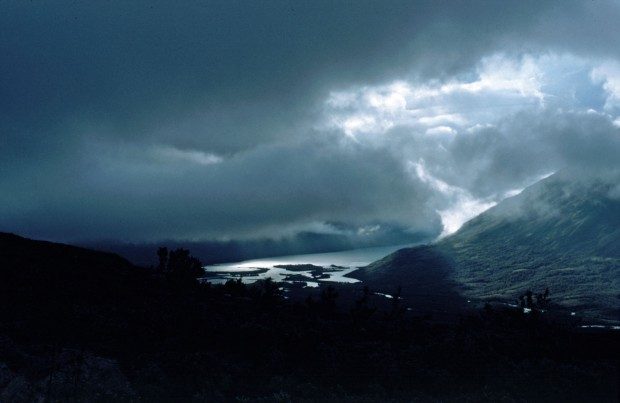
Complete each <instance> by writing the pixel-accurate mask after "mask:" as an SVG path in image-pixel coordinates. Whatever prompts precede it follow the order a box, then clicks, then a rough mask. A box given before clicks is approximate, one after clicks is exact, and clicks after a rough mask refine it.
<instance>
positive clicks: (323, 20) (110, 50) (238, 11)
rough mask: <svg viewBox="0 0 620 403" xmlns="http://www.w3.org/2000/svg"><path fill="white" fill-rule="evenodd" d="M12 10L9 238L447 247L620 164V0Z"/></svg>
mask: <svg viewBox="0 0 620 403" xmlns="http://www.w3.org/2000/svg"><path fill="white" fill-rule="evenodd" d="M0 9H1V11H2V12H0V54H1V55H2V61H3V63H1V64H0V142H1V143H0V145H1V148H0V230H4V231H14V232H18V233H22V234H26V235H30V236H36V237H44V238H49V239H59V240H78V241H79V240H97V239H117V240H127V241H134V242H140V241H152V240H159V239H170V238H176V239H193V240H201V239H248V238H258V237H260V238H265V237H267V238H269V237H271V238H277V237H280V236H288V235H291V236H292V235H294V234H296V233H299V232H302V231H310V232H315V233H326V234H334V233H337V234H340V233H343V234H347V235H351V234H354V235H355V236H356V237H357V239H362V238H363V237H365V236H372V234H373V233H377V232H381V231H388V230H394V229H397V230H398V232H399V233H401V234H402V237H403V239H407V236H409V235H411V234H425V236H427V238H428V239H431V238H433V237H437V236H440V235H446V234H448V233H450V232H453V231H455V230H457V229H458V228H459V226H460V225H461V224H462V223H463V222H464V221H465V220H467V219H469V218H471V217H472V216H474V215H476V214H478V213H480V212H482V211H484V210H485V209H487V208H489V207H491V206H493V205H495V204H496V203H497V202H499V201H500V200H502V199H503V198H505V197H508V196H510V195H514V194H515V193H517V192H519V191H520V190H521V189H522V188H523V187H525V186H527V185H529V184H531V183H533V182H535V181H536V180H538V179H540V178H542V177H544V176H545V175H548V174H550V173H552V172H556V171H558V170H564V171H566V172H575V174H577V173H585V174H586V175H593V176H601V175H603V173H604V172H609V171H614V170H618V169H619V168H620V166H619V165H620V158H619V157H618V156H619V155H620V48H618V47H617V46H616V42H617V38H620V28H619V24H617V23H616V22H617V21H618V20H619V19H620V4H619V3H618V2H615V1H601V2H572V1H561V2H553V1H549V2H527V1H525V2H516V1H515V2H504V1H501V2H458V3H456V2H437V1H432V2H411V1H407V2H402V3H400V2H389V3H386V4H383V3H380V2H358V3H355V4H345V3H337V2H336V3H334V2H316V1H312V2H290V1H287V2H269V3H260V2H195V3H194V2H186V3H183V4H182V5H172V4H170V3H168V2H159V1H137V2H130V3H127V2H114V1H112V2H105V3H92V2H66V3H64V4H63V3H59V2H54V3H49V2H37V1H34V2H3V3H0ZM391 239H393V238H391Z"/></svg>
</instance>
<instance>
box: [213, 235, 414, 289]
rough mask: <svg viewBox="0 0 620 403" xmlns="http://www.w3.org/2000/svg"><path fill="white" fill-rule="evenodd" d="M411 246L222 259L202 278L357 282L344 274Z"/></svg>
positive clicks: (312, 284) (311, 284)
mask: <svg viewBox="0 0 620 403" xmlns="http://www.w3.org/2000/svg"><path fill="white" fill-rule="evenodd" d="M410 246H412V245H394V246H381V247H375V248H363V249H351V250H345V251H340V252H328V253H310V254H306V255H290V256H279V257H271V258H262V259H252V260H245V261H242V262H234V263H222V264H217V265H210V266H205V267H204V269H205V273H206V274H207V277H206V278H205V279H204V280H205V281H209V282H211V283H214V284H221V283H224V282H226V281H227V280H229V279H231V278H235V279H236V278H241V280H242V281H243V282H244V283H253V282H255V281H257V280H263V279H266V278H271V279H272V280H274V281H278V282H286V283H302V284H303V283H305V284H304V286H305V287H318V286H319V283H320V282H340V283H357V282H359V280H357V279H354V278H351V277H347V274H349V273H351V272H353V271H355V270H357V268H359V267H363V266H366V265H368V264H370V263H372V262H374V261H376V260H379V259H381V258H382V257H384V256H387V255H389V254H390V253H392V252H395V251H397V250H398V249H402V248H406V247H410ZM309 265H312V266H309ZM277 266H280V267H277Z"/></svg>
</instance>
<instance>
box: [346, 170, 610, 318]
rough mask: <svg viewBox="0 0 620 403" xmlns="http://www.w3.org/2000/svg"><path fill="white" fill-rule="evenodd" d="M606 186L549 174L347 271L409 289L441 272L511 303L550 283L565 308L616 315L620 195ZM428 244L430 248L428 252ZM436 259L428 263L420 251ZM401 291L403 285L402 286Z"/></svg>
mask: <svg viewBox="0 0 620 403" xmlns="http://www.w3.org/2000/svg"><path fill="white" fill-rule="evenodd" d="M614 186H615V185H614V184H613V183H610V182H606V181H603V180H596V179H595V180H587V179H578V180H571V178H570V177H569V176H568V175H566V174H565V173H559V174H554V175H552V176H550V177H548V178H546V179H543V180H542V181H540V182H537V183H535V184H534V185H532V186H530V187H528V188H526V189H525V190H524V191H523V192H521V193H520V194H519V195H516V196H513V197H511V198H508V199H506V200H504V201H502V202H501V203H499V204H498V205H496V206H495V207H493V208H491V209H489V210H487V211H486V212H484V213H482V214H480V215H479V216H477V217H475V218H473V219H472V220H470V221H468V222H467V223H465V224H464V225H463V227H461V229H459V230H458V231H457V232H456V233H454V234H452V235H450V236H448V237H445V238H443V239H441V240H439V241H437V242H436V243H434V244H431V245H427V246H425V247H424V249H422V248H417V247H414V248H409V249H405V250H400V251H397V252H395V253H394V254H393V255H390V256H387V257H385V258H383V259H381V260H379V261H377V262H374V263H372V264H371V265H369V266H367V267H366V268H363V269H361V270H359V271H358V272H356V273H354V274H353V276H354V277H356V278H358V279H360V280H363V281H366V282H367V283H368V284H369V286H371V287H375V286H379V287H381V286H383V285H384V283H385V281H386V279H389V278H390V277H391V278H395V279H397V280H399V281H400V285H401V286H402V287H403V290H406V289H407V288H410V291H409V293H412V294H417V293H420V291H421V290H422V291H424V289H425V288H428V282H426V283H425V281H420V280H419V279H420V278H425V279H427V280H428V279H430V278H436V277H437V272H441V273H444V278H443V280H444V281H443V284H441V285H440V284H439V283H437V284H435V285H433V287H439V286H443V287H449V288H450V290H451V292H454V293H458V294H460V295H462V296H463V297H464V298H467V299H476V300H479V301H502V302H509V303H510V302H514V301H516V299H517V298H518V296H519V295H521V294H523V293H524V292H525V291H526V290H528V289H531V290H532V291H534V292H542V290H544V289H545V288H547V287H548V288H550V290H551V293H552V297H553V301H554V302H555V303H556V304H557V305H558V306H561V307H564V308H566V309H570V310H571V311H579V312H580V314H584V315H587V316H590V317H596V318H599V319H606V320H612V321H616V320H618V318H619V317H620V279H618V277H619V276H618V273H619V270H620V199H618V198H616V197H614V196H615V195H614V194H613V190H614V189H615V188H614ZM430 250H432V252H429V251H430ZM429 253H432V254H433V255H434V256H436V259H435V260H434V261H432V262H429V260H428V259H427V258H425V255H428V254H429ZM404 292H405V294H407V291H404Z"/></svg>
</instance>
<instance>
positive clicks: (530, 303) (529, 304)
mask: <svg viewBox="0 0 620 403" xmlns="http://www.w3.org/2000/svg"><path fill="white" fill-rule="evenodd" d="M533 294H534V293H533V292H532V291H530V290H527V291H526V292H525V298H526V300H527V307H528V308H532V307H533V306H534V301H533V300H532V295H533Z"/></svg>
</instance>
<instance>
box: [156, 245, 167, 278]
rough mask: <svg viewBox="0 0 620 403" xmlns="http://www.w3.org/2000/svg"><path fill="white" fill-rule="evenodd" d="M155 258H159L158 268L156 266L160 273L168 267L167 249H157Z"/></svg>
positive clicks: (163, 247)
mask: <svg viewBox="0 0 620 403" xmlns="http://www.w3.org/2000/svg"><path fill="white" fill-rule="evenodd" d="M157 257H158V258H159V266H157V269H158V270H159V271H161V272H163V271H166V267H167V266H168V248H166V247H165V246H162V247H160V248H159V249H157Z"/></svg>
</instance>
